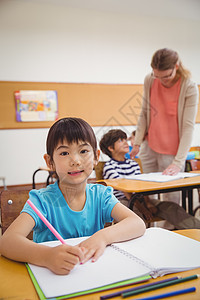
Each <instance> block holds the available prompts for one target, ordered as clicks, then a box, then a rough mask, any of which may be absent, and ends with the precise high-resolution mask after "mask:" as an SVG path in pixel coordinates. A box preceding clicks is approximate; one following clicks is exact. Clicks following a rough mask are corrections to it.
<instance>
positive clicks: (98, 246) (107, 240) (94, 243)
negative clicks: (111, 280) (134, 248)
mask: <svg viewBox="0 0 200 300" xmlns="http://www.w3.org/2000/svg"><path fill="white" fill-rule="evenodd" d="M111 216H112V218H114V220H115V221H117V223H116V224H114V225H112V226H108V227H106V228H104V229H102V230H100V231H97V232H96V233H95V234H93V235H92V237H90V238H89V239H87V240H86V241H84V242H83V243H81V244H80V245H81V246H82V247H84V248H85V258H84V261H83V262H86V261H87V260H88V259H90V258H92V261H95V260H97V259H98V258H99V257H100V256H101V255H102V254H103V252H104V250H105V247H106V246H108V245H110V244H112V243H114V242H122V241H126V240H130V239H133V238H137V237H139V236H141V235H143V234H144V232H145V229H146V227H145V223H144V222H143V220H142V219H141V218H140V217H138V216H137V215H136V214H135V213H134V212H133V211H131V210H130V209H128V208H127V207H126V206H124V205H123V204H121V203H117V204H116V205H115V206H114V208H113V210H112V213H111Z"/></svg>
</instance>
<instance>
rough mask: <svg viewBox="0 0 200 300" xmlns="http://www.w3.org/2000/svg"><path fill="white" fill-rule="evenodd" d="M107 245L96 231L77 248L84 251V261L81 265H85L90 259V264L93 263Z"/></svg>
mask: <svg viewBox="0 0 200 300" xmlns="http://www.w3.org/2000/svg"><path fill="white" fill-rule="evenodd" d="M106 246H107V244H106V241H105V240H104V238H103V233H102V231H98V232H96V233H95V234H93V235H92V236H91V237H90V238H88V239H87V240H85V241H83V242H82V243H80V244H79V247H81V248H83V249H84V259H83V260H82V263H85V262H86V261H88V260H89V259H91V258H92V262H95V261H96V260H97V259H98V258H99V257H100V256H101V255H102V254H103V252H104V250H105V248H106Z"/></svg>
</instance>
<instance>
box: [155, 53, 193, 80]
mask: <svg viewBox="0 0 200 300" xmlns="http://www.w3.org/2000/svg"><path fill="white" fill-rule="evenodd" d="M176 64H178V66H179V68H178V70H177V74H178V75H180V76H181V77H184V78H189V77H190V76H191V74H190V71H189V70H187V69H186V68H184V67H183V64H182V62H181V60H180V58H179V55H178V53H177V52H176V51H174V50H171V49H168V48H163V49H160V50H157V51H156V52H155V53H154V55H153V57H152V60H151V67H152V68H153V69H156V70H159V71H165V70H169V69H174V68H175V66H176Z"/></svg>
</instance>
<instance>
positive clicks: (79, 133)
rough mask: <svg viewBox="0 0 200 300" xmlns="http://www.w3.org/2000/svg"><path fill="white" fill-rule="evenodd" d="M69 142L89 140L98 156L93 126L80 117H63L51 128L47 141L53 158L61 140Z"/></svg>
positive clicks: (48, 152) (49, 152)
mask: <svg viewBox="0 0 200 300" xmlns="http://www.w3.org/2000/svg"><path fill="white" fill-rule="evenodd" d="M64 140H66V141H67V142H68V143H69V144H71V143H72V142H76V143H78V142H79V141H83V142H88V143H89V144H90V145H91V146H92V148H93V151H94V157H95V159H96V158H97V157H96V151H97V141H96V137H95V134H94V131H93V129H92V127H91V126H90V125H89V124H88V123H87V122H86V121H84V120H82V119H80V118H63V119H60V120H58V121H56V122H55V123H54V124H53V125H52V127H51V128H50V130H49V133H48V136H47V142H46V148H47V154H48V155H49V156H50V158H51V159H52V160H53V152H54V149H55V148H56V146H57V145H58V143H59V142H61V143H63V141H64Z"/></svg>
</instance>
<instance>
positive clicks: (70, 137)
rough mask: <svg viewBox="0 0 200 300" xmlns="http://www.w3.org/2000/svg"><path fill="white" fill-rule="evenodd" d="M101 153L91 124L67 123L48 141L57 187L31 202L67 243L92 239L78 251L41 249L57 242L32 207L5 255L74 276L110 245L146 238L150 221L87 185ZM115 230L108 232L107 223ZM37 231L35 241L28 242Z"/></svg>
mask: <svg viewBox="0 0 200 300" xmlns="http://www.w3.org/2000/svg"><path fill="white" fill-rule="evenodd" d="M98 156H99V151H98V150H97V142H96V138H95V135H94V132H93V130H92V128H91V127H90V125H89V124H88V123H86V122H85V121H84V120H82V119H79V118H63V119H60V120H58V121H57V122H56V123H54V125H53V126H52V127H51V128H50V130H49V134H48V137H47V154H45V155H44V159H45V161H46V164H47V166H48V167H49V168H50V169H51V170H52V171H55V172H56V174H57V178H58V180H57V182H55V183H54V184H51V185H49V186H47V188H44V189H40V190H32V191H31V192H30V197H29V198H30V200H31V201H32V202H33V203H34V204H35V206H36V207H37V208H38V209H39V210H40V212H41V213H42V214H43V215H44V216H45V217H46V218H47V220H48V221H49V222H50V223H51V224H52V225H53V227H54V228H55V229H56V230H57V231H58V232H59V233H60V235H61V236H62V237H63V238H65V239H67V238H72V237H80V236H91V237H90V238H88V239H87V240H86V241H84V242H82V243H81V244H79V245H78V246H69V245H59V246H57V247H53V248H51V247H47V246H45V245H41V244H38V243H40V242H44V241H50V240H54V239H55V237H54V235H53V234H52V233H51V231H50V230H49V229H48V228H47V227H46V225H45V224H44V223H43V222H42V221H41V220H40V218H39V217H38V216H37V215H36V213H35V212H34V211H33V210H32V208H31V207H30V206H29V205H28V204H27V203H26V204H25V206H24V208H23V210H22V213H21V214H20V216H19V217H18V218H17V219H16V220H15V221H14V222H13V223H12V224H11V225H10V227H9V228H8V229H7V230H6V232H5V233H4V235H3V236H2V237H1V239H0V253H1V254H2V255H4V256H6V257H8V258H10V259H13V260H17V261H22V262H28V263H32V264H35V265H39V266H44V267H47V268H49V269H50V270H51V271H53V272H55V273H56V274H68V273H69V272H70V271H71V270H72V269H73V268H74V266H75V265H76V264H78V263H84V262H86V261H87V260H89V259H92V261H95V260H97V259H98V258H99V257H100V256H101V255H102V254H103V252H104V249H105V247H106V246H107V245H109V244H111V243H113V242H119V241H125V240H128V239H132V238H136V237H138V236H141V235H142V234H144V232H145V225H144V222H143V221H142V220H141V219H140V218H139V217H138V216H137V215H136V214H134V213H133V212H132V211H131V210H129V209H128V208H126V207H125V206H124V205H122V204H120V203H119V201H118V200H117V199H116V198H115V197H114V195H113V192H112V188H110V187H105V186H103V185H100V184H87V179H88V177H89V175H90V174H91V172H92V170H93V167H94V165H95V164H96V163H97V161H98ZM113 219H114V220H115V221H116V222H117V223H116V224H115V225H113V226H109V227H106V228H104V224H105V223H106V222H112V220H113ZM32 229H33V231H34V233H33V241H31V240H29V239H28V238H27V236H28V234H29V233H30V232H31V230H32Z"/></svg>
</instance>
